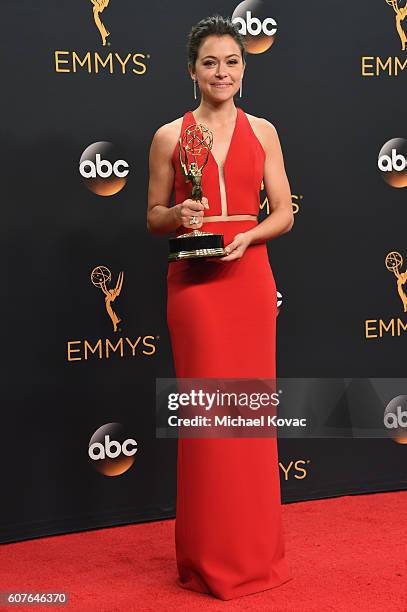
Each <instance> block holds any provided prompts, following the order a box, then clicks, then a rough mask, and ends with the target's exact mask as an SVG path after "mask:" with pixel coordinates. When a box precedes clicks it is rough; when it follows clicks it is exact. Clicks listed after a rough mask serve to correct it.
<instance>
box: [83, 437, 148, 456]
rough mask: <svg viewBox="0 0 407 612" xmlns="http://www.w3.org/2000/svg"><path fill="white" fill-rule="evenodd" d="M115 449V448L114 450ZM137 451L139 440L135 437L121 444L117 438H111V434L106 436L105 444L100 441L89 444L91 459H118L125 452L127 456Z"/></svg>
mask: <svg viewBox="0 0 407 612" xmlns="http://www.w3.org/2000/svg"><path fill="white" fill-rule="evenodd" d="M129 446H133V447H134V448H132V449H129ZM112 449H113V450H112ZM136 452H137V442H136V440H133V438H128V439H127V440H125V441H124V442H123V444H120V442H117V440H110V436H109V434H107V435H106V436H105V444H104V446H103V444H101V443H100V442H94V443H93V444H91V445H90V446H89V451H88V453H89V457H90V458H91V459H95V460H96V461H98V460H99V459H106V457H109V458H110V459H116V457H118V456H119V455H120V453H123V455H126V457H132V456H133V455H135V454H136Z"/></svg>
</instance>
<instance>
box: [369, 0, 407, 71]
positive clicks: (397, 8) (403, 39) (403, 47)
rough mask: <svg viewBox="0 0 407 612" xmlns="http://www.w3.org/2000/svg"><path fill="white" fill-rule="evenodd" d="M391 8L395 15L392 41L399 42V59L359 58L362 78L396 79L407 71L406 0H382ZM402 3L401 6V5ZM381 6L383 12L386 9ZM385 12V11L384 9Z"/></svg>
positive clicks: (370, 56)
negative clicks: (384, 76)
mask: <svg viewBox="0 0 407 612" xmlns="http://www.w3.org/2000/svg"><path fill="white" fill-rule="evenodd" d="M384 2H386V4H388V5H389V6H391V7H392V9H393V10H394V13H395V33H396V35H395V36H394V41H396V40H397V39H398V40H399V41H400V46H399V49H400V53H401V57H398V56H392V55H389V56H388V57H380V56H375V55H363V56H362V57H361V75H362V77H380V76H382V75H386V76H390V77H397V76H398V75H399V74H400V72H403V70H406V69H407V57H406V55H405V53H406V51H407V34H406V31H407V19H406V17H407V2H406V0H384ZM402 3H403V5H402ZM382 6H383V10H385V9H386V7H385V6H384V4H383V5H382ZM386 12H387V9H386ZM393 46H395V45H393Z"/></svg>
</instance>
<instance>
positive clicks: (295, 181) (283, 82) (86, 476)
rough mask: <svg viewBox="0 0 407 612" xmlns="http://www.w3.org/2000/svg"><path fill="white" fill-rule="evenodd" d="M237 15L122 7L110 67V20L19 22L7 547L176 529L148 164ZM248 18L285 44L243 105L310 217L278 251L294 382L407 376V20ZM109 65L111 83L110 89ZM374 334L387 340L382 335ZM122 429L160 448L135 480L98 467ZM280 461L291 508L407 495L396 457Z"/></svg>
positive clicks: (160, 242)
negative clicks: (403, 142) (109, 171)
mask: <svg viewBox="0 0 407 612" xmlns="http://www.w3.org/2000/svg"><path fill="white" fill-rule="evenodd" d="M236 6H237V4H234V3H228V2H221V3H219V2H216V3H215V2H212V1H207V2H205V3H204V5H203V4H202V3H200V4H199V3H198V4H197V3H195V4H194V3H192V4H191V3H190V2H178V3H175V4H171V5H163V4H162V3H161V2H158V0H150V2H148V3H142V4H137V6H136V5H135V3H134V2H131V1H130V0H121V1H120V2H119V1H118V0H110V3H109V4H108V5H107V6H106V8H105V10H104V11H103V12H102V13H101V14H100V19H101V21H102V22H103V23H104V24H105V26H106V28H107V30H109V31H110V36H108V38H107V41H106V42H107V44H106V45H105V46H103V44H102V37H101V34H100V33H99V31H98V29H97V27H96V24H95V21H94V18H93V14H92V4H91V2H90V0H89V1H85V0H71V2H69V3H55V2H47V1H45V0H43V1H42V2H39V3H35V4H33V3H31V2H28V1H26V0H25V1H21V2H19V3H15V2H14V1H10V0H7V1H5V2H3V4H2V15H3V25H4V27H3V32H2V37H1V45H2V83H3V94H2V96H1V118H2V121H1V124H2V126H1V135H2V139H1V140H2V146H3V155H2V164H1V168H2V173H3V179H2V184H3V194H2V210H3V223H2V224H1V229H2V248H4V258H3V261H6V262H7V263H6V271H7V275H6V282H4V279H3V282H2V283H1V286H2V292H3V295H2V304H3V307H4V315H3V330H4V332H5V333H4V340H3V343H2V346H3V368H2V372H3V382H2V408H3V419H2V425H3V427H2V443H1V450H2V454H3V461H2V465H3V470H2V477H1V479H2V492H3V496H2V497H3V503H2V504H1V510H0V517H1V534H0V540H1V541H3V542H6V541H12V540H18V539H24V538H28V537H33V536H37V535H48V534H53V533H64V532H69V531H75V530H79V529H88V528H92V527H100V526H106V525H114V524H120V523H125V522H132V521H134V522H136V521H145V520H154V519H162V518H166V517H173V516H174V515H175V483H176V480H175V478H176V473H175V467H176V441H175V440H162V439H157V438H156V435H155V418H154V412H155V379H156V377H170V376H173V366H172V358H171V349H170V343H169V338H168V332H167V328H166V320H165V316H166V269H167V259H166V258H167V239H166V238H158V237H155V236H151V235H150V234H148V232H147V230H146V205H147V183H148V150H149V146H150V143H151V139H152V136H153V134H154V132H155V130H156V129H157V128H158V127H159V126H160V125H162V124H163V123H166V122H168V121H170V120H172V119H174V118H176V117H179V116H181V115H182V114H183V113H184V112H185V111H186V110H190V109H193V108H195V107H196V104H197V103H196V102H195V101H194V99H193V92H192V83H191V81H190V79H189V77H188V74H187V70H186V54H185V39H186V35H187V32H188V31H189V29H190V27H191V25H192V24H194V23H195V22H196V21H198V20H199V19H201V18H202V17H205V16H207V15H210V14H212V13H214V12H220V13H222V14H224V15H232V14H233V12H234V10H235V9H236ZM243 8H245V9H247V10H250V11H251V14H252V17H253V16H254V17H256V18H259V19H260V22H262V20H264V19H265V18H266V17H272V18H274V19H275V21H276V22H277V34H276V36H275V42H274V44H273V45H272V46H271V48H269V49H268V50H265V51H264V52H263V53H259V54H249V57H248V65H247V70H246V74H245V83H244V90H243V97H242V99H239V98H237V99H236V104H237V105H238V106H241V107H242V108H243V109H244V110H245V111H247V112H248V113H252V114H255V115H257V116H262V117H265V118H267V119H268V120H269V121H271V122H272V123H273V124H274V125H275V126H276V128H277V130H278V133H279V136H280V140H281V144H282V147H283V152H284V156H285V163H286V169H287V173H288V176H289V180H290V184H291V188H292V193H293V206H294V210H295V213H296V214H295V225H294V228H293V230H292V231H291V232H290V233H289V234H287V235H285V236H282V237H280V238H278V239H277V240H275V241H273V242H272V243H270V244H269V254H270V261H271V264H272V268H273V272H274V275H275V278H276V283H277V287H278V289H279V291H280V292H281V293H282V295H283V304H282V307H281V310H280V314H279V317H278V337H277V341H278V353H277V364H278V374H279V375H280V376H285V377H291V376H293V377H294V376H301V377H339V378H340V377H352V378H353V377H359V378H365V377H369V376H372V377H373V376H381V377H403V376H405V347H406V344H405V335H404V331H403V329H401V331H400V333H396V332H395V333H393V334H392V333H390V332H386V331H385V330H384V328H383V324H381V323H380V321H382V322H384V323H385V325H386V326H387V325H388V324H389V322H390V321H391V320H393V321H394V324H395V326H396V327H395V329H396V330H397V322H399V321H402V322H403V324H404V325H406V323H407V316H406V314H405V313H404V312H403V305H402V302H401V300H400V297H399V295H398V293H397V287H396V282H395V278H394V275H393V274H392V273H391V271H389V270H388V269H386V266H385V265H384V261H385V257H386V255H387V253H389V252H393V251H397V252H399V253H400V254H401V255H402V257H403V258H404V260H406V258H407V249H406V244H405V226H404V223H405V220H406V218H407V212H406V208H405V207H406V193H407V192H406V189H405V188H404V189H403V188H395V187H393V186H392V185H390V184H388V182H386V181H385V180H383V178H384V177H383V176H382V173H381V172H380V171H379V170H378V164H377V162H378V155H379V152H380V150H381V149H382V147H383V146H384V145H385V143H387V142H388V141H389V140H390V139H392V138H403V137H404V136H405V126H404V123H403V122H402V121H401V117H402V111H403V109H404V103H403V94H404V92H405V80H406V74H405V72H407V66H406V69H405V70H403V69H402V68H400V64H396V58H398V59H399V61H400V62H401V66H402V62H404V61H406V60H407V52H406V51H403V50H402V46H401V41H400V37H399V35H398V33H397V31H396V27H395V12H394V10H393V8H392V7H391V6H389V5H388V4H387V3H386V2H385V0H374V2H372V1H371V0H362V1H361V2H359V3H356V4H352V5H345V4H344V3H343V2H340V1H339V0H331V1H330V2H329V3H326V2H322V1H321V0H311V1H310V2H307V3H296V4H295V6H294V5H293V4H292V3H287V2H283V1H282V0H270V1H269V2H263V3H262V2H256V1H252V2H246V3H245V6H244V7H243ZM405 22H406V23H407V19H406V20H405ZM404 28H405V29H406V30H407V26H404ZM75 54H76V55H75ZM97 54H99V55H98V56H97ZM109 54H112V55H111V56H109ZM115 54H118V56H120V58H121V60H122V63H123V62H124V58H127V57H128V56H129V54H130V59H128V61H127V63H126V64H125V69H122V63H120V60H119V59H118V58H117V55H115ZM135 54H139V55H136V57H134V56H135ZM97 57H100V58H101V59H102V60H103V61H104V60H105V59H106V58H108V59H109V57H111V58H112V64H111V66H110V65H109V64H107V67H105V68H103V67H102V66H101V64H100V63H99V71H98V72H96V68H95V61H96V60H97ZM78 58H79V60H80V62H82V66H81V65H80V63H78ZM362 58H368V59H362ZM377 58H380V60H377ZM388 58H389V59H388ZM135 61H136V62H137V63H135ZM377 61H379V63H378V66H379V68H378V70H377V71H376V68H375V66H376V62H377ZM386 61H388V62H390V63H387V64H386ZM75 62H76V65H75ZM363 65H364V67H363ZM383 65H385V68H383ZM367 66H374V68H369V67H367ZM380 66H382V68H380ZM395 67H396V68H397V67H398V70H397V72H398V74H397V75H396V74H394V72H395ZM100 141H107V142H108V143H112V146H113V148H114V155H115V156H116V157H115V158H114V159H118V158H120V159H123V160H125V161H126V162H127V163H128V165H129V173H128V176H127V177H126V179H125V181H126V184H125V186H124V188H123V189H121V190H120V191H118V192H117V193H114V194H113V195H110V196H103V195H98V194H96V193H94V192H93V191H91V189H88V186H89V184H88V185H87V184H85V182H84V181H83V180H82V177H81V175H80V173H79V169H78V168H79V160H80V158H81V156H82V153H83V152H84V151H85V149H86V148H87V147H88V146H89V145H91V144H92V143H97V142H100ZM101 150H102V149H101ZM112 161H114V160H113V159H112ZM401 174H402V173H401ZM404 182H405V181H404ZM102 183H103V181H102ZM105 183H106V185H107V184H108V181H105ZM113 187H114V186H113ZM259 197H260V198H261V200H262V201H264V197H265V194H264V192H263V193H262V194H259ZM267 212H268V208H267V203H265V206H264V207H263V209H262V212H261V215H262V216H264V215H266V214H267ZM405 265H406V264H405V263H403V264H402V265H401V267H400V272H403V271H404V270H405ZM98 266H104V267H105V268H107V269H108V270H109V271H110V273H111V280H110V282H108V283H107V289H114V287H115V286H116V282H117V279H118V277H119V273H120V272H123V286H122V289H121V291H120V294H119V295H118V296H117V298H116V299H115V301H114V302H112V307H113V309H114V311H115V312H117V313H118V315H119V317H121V319H122V321H121V322H120V323H119V326H118V330H117V331H116V332H114V331H113V325H112V320H111V318H110V317H109V314H108V312H107V309H106V308H105V296H104V295H103V292H102V290H101V287H100V286H98V285H97V283H96V284H94V283H92V278H91V272H92V270H94V269H95V268H97V267H98ZM105 272H106V270H105ZM93 280H95V277H93ZM259 316H262V313H259ZM367 320H370V321H373V323H369V326H370V328H372V326H373V328H375V329H378V330H379V328H380V329H381V331H382V333H381V334H380V333H379V332H369V334H366V321H367ZM380 325H382V326H381V327H380ZM399 326H400V323H399ZM367 335H368V336H369V335H373V336H374V335H376V336H378V337H367ZM126 338H127V339H128V340H126ZM137 339H139V342H138V344H137V346H136V348H135V349H134V355H133V353H132V350H131V347H130V344H129V341H130V342H131V343H132V344H133V346H134V345H135V344H136V341H137ZM108 341H110V342H111V344H112V345H113V346H116V345H117V343H118V342H119V345H117V346H118V348H117V350H116V351H113V350H112V349H111V347H110V351H109V345H108V344H106V343H108ZM120 342H122V344H120ZM106 346H107V348H106ZM89 347H93V349H94V350H95V352H94V353H93V352H92V351H91V350H90V348H89ZM120 349H123V353H122V354H121V353H120ZM99 350H100V351H101V352H99ZM107 351H109V352H107ZM364 397H365V401H362V402H361V404H360V410H361V411H364V410H369V406H370V403H371V401H375V400H376V399H377V398H376V397H375V395H374V392H373V391H372V389H371V387H370V386H369V384H367V383H366V388H365V396H364ZM372 398H373V399H372ZM390 399H391V398H390V397H389V400H390ZM383 409H384V407H383ZM109 423H118V424H120V425H122V427H123V432H124V433H123V436H124V438H123V439H128V438H130V439H135V440H136V442H137V449H138V450H137V453H136V455H134V456H133V458H132V459H131V460H130V463H132V461H133V460H134V463H132V464H131V465H130V467H128V469H126V470H124V471H123V473H121V474H116V475H115V476H114V477H112V476H113V475H110V476H109V475H108V474H107V473H103V470H102V471H100V469H98V468H97V467H96V466H95V463H97V462H95V461H94V460H93V461H92V460H91V459H90V458H89V455H88V447H89V443H90V439H91V438H92V436H93V434H94V433H95V432H96V431H97V430H98V429H99V428H101V427H102V426H104V425H106V424H109ZM279 448H280V461H281V463H280V467H281V483H282V496H283V501H285V502H288V501H294V500H304V499H312V498H316V497H324V496H332V495H340V494H346V493H357V492H367V491H381V490H389V489H401V488H405V487H406V483H407V477H406V469H405V466H406V452H407V447H406V445H405V444H404V445H403V444H398V443H396V442H394V441H393V440H391V439H381V440H380V439H379V440H355V439H329V440H322V439H314V440H280V443H279ZM111 463H112V465H113V463H114V462H111ZM116 463H117V462H116ZM119 463H120V462H119ZM98 465H100V464H98ZM95 467H96V469H95ZM106 469H108V468H106ZM117 469H119V468H117Z"/></svg>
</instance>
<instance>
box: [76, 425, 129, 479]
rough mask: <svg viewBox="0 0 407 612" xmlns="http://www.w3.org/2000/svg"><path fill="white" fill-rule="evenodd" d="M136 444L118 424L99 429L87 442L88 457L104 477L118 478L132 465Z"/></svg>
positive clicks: (103, 426)
mask: <svg viewBox="0 0 407 612" xmlns="http://www.w3.org/2000/svg"><path fill="white" fill-rule="evenodd" d="M137 450H138V448H137V442H136V440H134V438H131V437H129V436H127V434H126V433H125V432H124V429H123V427H122V425H121V424H120V423H107V424H106V425H102V427H99V429H97V430H96V431H95V433H94V434H93V436H92V437H91V439H90V441H89V449H88V455H89V458H90V459H91V461H92V464H93V466H94V468H95V469H96V470H97V471H98V472H100V473H101V474H104V475H105V476H119V475H120V474H123V473H124V472H127V470H128V469H129V468H130V467H131V466H132V465H133V463H134V461H135V454H136V453H137Z"/></svg>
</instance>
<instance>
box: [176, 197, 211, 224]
mask: <svg viewBox="0 0 407 612" xmlns="http://www.w3.org/2000/svg"><path fill="white" fill-rule="evenodd" d="M205 208H209V204H208V198H205V196H202V201H201V202H199V201H196V200H191V199H187V200H184V201H183V202H181V203H180V204H176V205H175V207H174V209H175V216H176V217H177V219H178V221H180V222H181V225H182V226H183V227H188V228H192V229H198V228H200V227H202V225H203V215H204V213H203V211H204V210H205ZM192 217H197V218H198V223H193V224H192V225H191V219H192Z"/></svg>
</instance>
